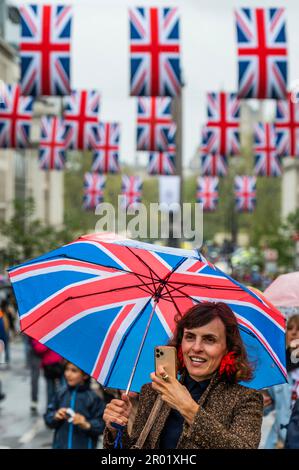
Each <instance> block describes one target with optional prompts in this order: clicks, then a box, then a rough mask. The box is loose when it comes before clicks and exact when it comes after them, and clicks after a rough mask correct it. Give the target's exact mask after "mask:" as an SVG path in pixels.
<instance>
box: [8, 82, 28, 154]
mask: <svg viewBox="0 0 299 470" xmlns="http://www.w3.org/2000/svg"><path fill="white" fill-rule="evenodd" d="M32 112H33V98H31V97H30V96H21V90H20V87H19V85H5V84H2V86H1V99H0V148H26V147H28V145H29V134H30V128H31V123H32Z"/></svg>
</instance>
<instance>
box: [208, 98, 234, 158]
mask: <svg viewBox="0 0 299 470" xmlns="http://www.w3.org/2000/svg"><path fill="white" fill-rule="evenodd" d="M207 102H208V107H207V112H208V121H207V124H206V132H207V137H206V144H207V146H208V148H209V149H210V153H216V154H218V155H225V156H228V155H238V154H239V153H240V135H239V124H240V101H239V100H238V98H237V95H236V93H223V92H220V93H208V94H207Z"/></svg>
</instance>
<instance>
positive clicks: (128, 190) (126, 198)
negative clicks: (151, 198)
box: [121, 175, 142, 209]
mask: <svg viewBox="0 0 299 470" xmlns="http://www.w3.org/2000/svg"><path fill="white" fill-rule="evenodd" d="M121 196H122V198H121V207H122V208H123V209H127V208H128V207H131V208H134V207H138V205H139V203H140V202H141V197H142V179H141V177H140V176H128V175H123V176H122V184H121Z"/></svg>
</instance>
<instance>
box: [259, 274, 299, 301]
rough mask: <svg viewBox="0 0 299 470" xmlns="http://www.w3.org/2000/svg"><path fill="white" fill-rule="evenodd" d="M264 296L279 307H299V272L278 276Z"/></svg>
mask: <svg viewBox="0 0 299 470" xmlns="http://www.w3.org/2000/svg"><path fill="white" fill-rule="evenodd" d="M264 295H265V296H266V297H267V299H269V300H270V302H271V303H272V304H273V305H275V306H277V307H299V271H297V272H294V273H288V274H282V275H281V276H278V277H277V278H276V279H275V281H273V282H272V284H270V286H268V287H267V289H266V290H265V292H264Z"/></svg>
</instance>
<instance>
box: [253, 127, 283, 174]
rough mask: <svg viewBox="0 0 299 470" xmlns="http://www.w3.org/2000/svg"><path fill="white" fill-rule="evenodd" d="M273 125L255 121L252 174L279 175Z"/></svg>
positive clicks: (279, 168) (279, 167) (279, 166)
mask: <svg viewBox="0 0 299 470" xmlns="http://www.w3.org/2000/svg"><path fill="white" fill-rule="evenodd" d="M275 141H276V134H275V127H274V125H273V124H269V123H261V122H259V123H257V124H256V125H255V129H254V146H253V150H254V155H255V166H254V174H255V175H259V176H280V175H281V165H280V160H279V158H278V156H277V153H276V142H275Z"/></svg>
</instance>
